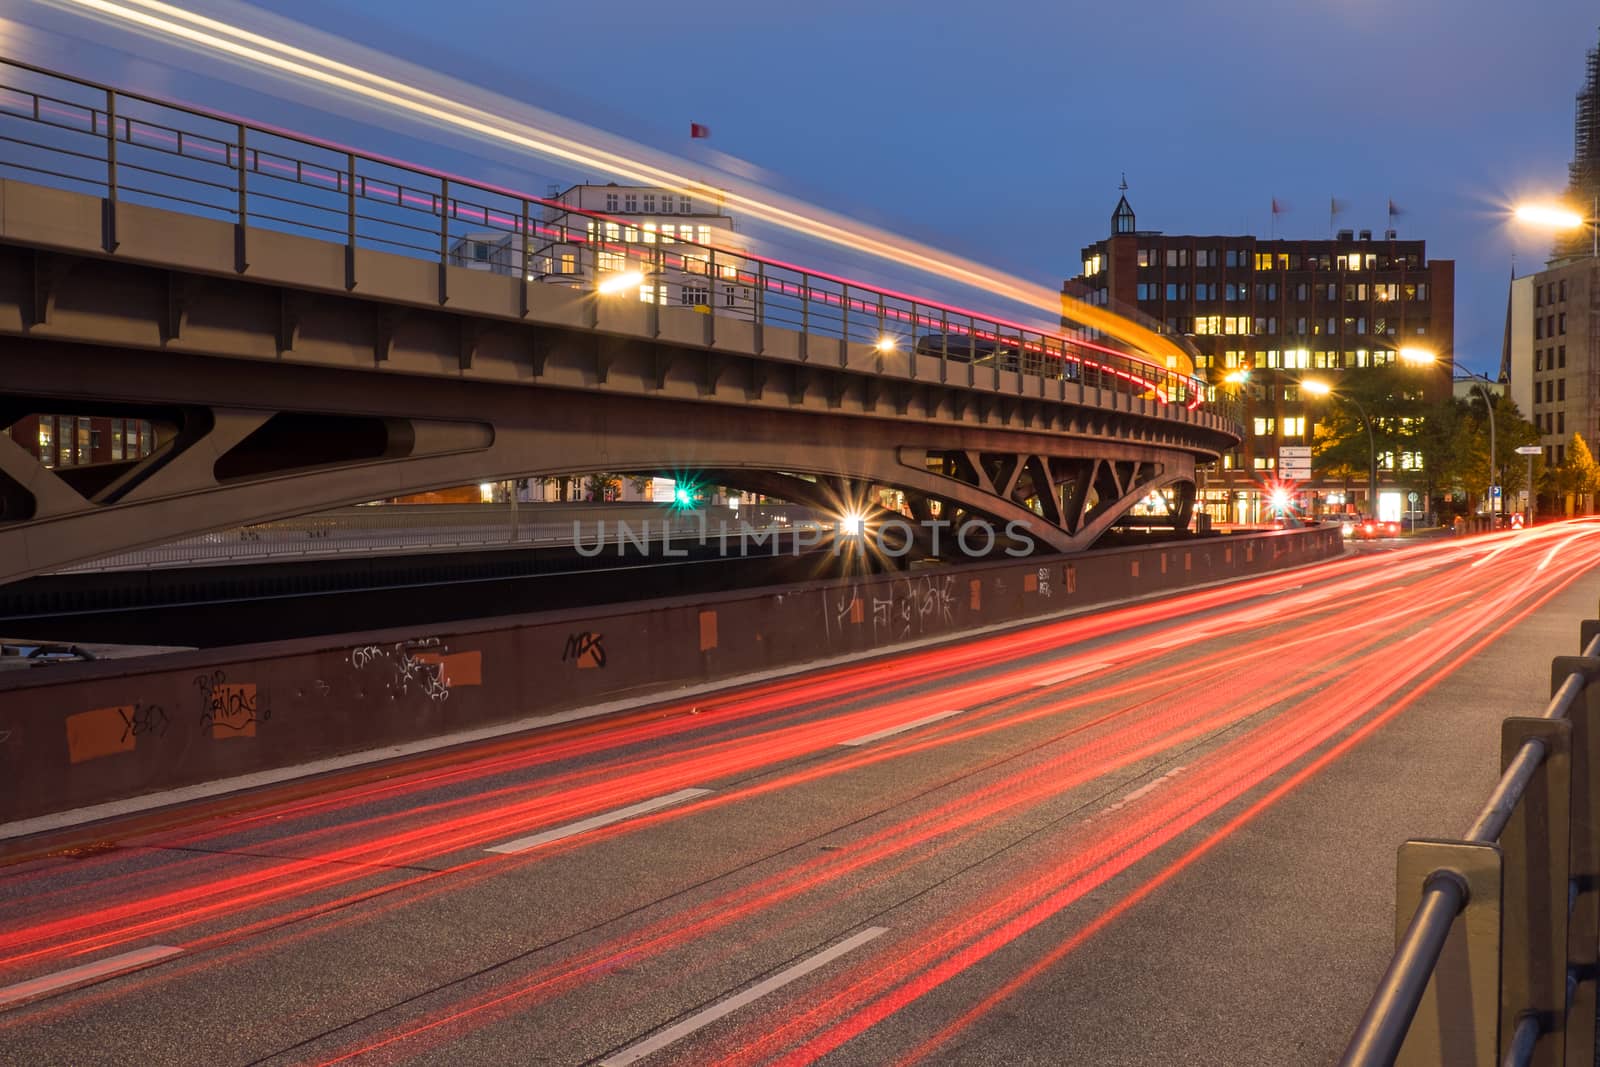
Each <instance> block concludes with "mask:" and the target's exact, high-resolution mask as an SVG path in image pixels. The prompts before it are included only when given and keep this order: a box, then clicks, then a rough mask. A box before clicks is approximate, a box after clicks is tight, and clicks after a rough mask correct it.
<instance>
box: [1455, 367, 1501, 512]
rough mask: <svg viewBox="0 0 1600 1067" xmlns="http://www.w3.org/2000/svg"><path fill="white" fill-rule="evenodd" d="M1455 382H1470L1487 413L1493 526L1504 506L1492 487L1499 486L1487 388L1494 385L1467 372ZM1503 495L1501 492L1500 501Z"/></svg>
mask: <svg viewBox="0 0 1600 1067" xmlns="http://www.w3.org/2000/svg"><path fill="white" fill-rule="evenodd" d="M1455 380H1456V381H1458V382H1471V383H1472V388H1474V389H1476V390H1477V391H1478V392H1480V393H1482V394H1483V406H1484V409H1485V410H1486V411H1488V412H1489V522H1490V524H1491V525H1493V524H1494V521H1495V519H1496V518H1497V517H1498V515H1499V514H1500V512H1502V511H1504V510H1505V507H1504V505H1503V504H1501V503H1500V502H1499V501H1497V500H1496V499H1495V495H1494V487H1495V486H1497V485H1499V484H1500V478H1499V477H1498V473H1499V472H1498V470H1497V469H1496V467H1497V461H1498V460H1499V458H1500V456H1499V454H1498V453H1496V452H1495V449H1494V393H1493V392H1492V391H1491V390H1490V389H1489V387H1490V386H1491V385H1494V384H1496V383H1495V382H1492V381H1490V380H1489V378H1488V377H1487V376H1485V375H1482V374H1474V373H1472V372H1471V371H1469V370H1464V371H1462V372H1461V373H1459V374H1457V375H1456V376H1455ZM1504 495H1505V494H1504V491H1503V490H1502V492H1501V498H1502V500H1503V499H1504Z"/></svg>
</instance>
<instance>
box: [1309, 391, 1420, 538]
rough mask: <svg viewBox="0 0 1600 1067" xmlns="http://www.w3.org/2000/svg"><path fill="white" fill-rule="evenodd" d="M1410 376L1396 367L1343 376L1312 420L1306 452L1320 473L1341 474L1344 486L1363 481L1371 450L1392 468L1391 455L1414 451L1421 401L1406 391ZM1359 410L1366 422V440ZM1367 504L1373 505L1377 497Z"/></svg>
mask: <svg viewBox="0 0 1600 1067" xmlns="http://www.w3.org/2000/svg"><path fill="white" fill-rule="evenodd" d="M1413 377H1414V375H1411V374H1409V373H1407V372H1405V371H1402V370H1401V369H1400V368H1398V367H1394V366H1383V367H1375V368H1373V369H1372V370H1371V371H1366V372H1363V373H1361V374H1356V375H1350V376H1348V379H1347V381H1346V383H1345V384H1344V385H1342V386H1341V388H1340V390H1339V392H1338V393H1337V394H1335V395H1333V396H1330V397H1328V399H1327V400H1326V401H1325V402H1324V406H1323V410H1322V413H1321V415H1320V416H1318V418H1317V432H1316V436H1315V439H1314V442H1313V449H1314V451H1313V453H1312V454H1313V456H1314V457H1315V463H1316V467H1317V469H1318V470H1319V471H1321V472H1322V473H1323V474H1324V476H1330V477H1335V478H1339V477H1342V478H1343V479H1344V481H1345V484H1346V485H1347V486H1348V485H1349V484H1350V483H1351V482H1356V483H1357V484H1361V485H1364V484H1365V483H1366V481H1367V476H1368V471H1369V467H1370V464H1371V463H1372V462H1373V453H1374V452H1376V453H1377V456H1378V457H1379V461H1378V466H1379V467H1380V468H1381V469H1383V470H1391V471H1392V470H1395V469H1396V465H1395V464H1394V457H1397V456H1400V455H1401V454H1403V453H1406V452H1415V451H1417V447H1416V442H1415V440H1414V438H1415V436H1416V433H1417V428H1418V427H1419V426H1420V425H1422V416H1423V413H1424V410H1425V408H1426V405H1425V404H1424V403H1423V401H1422V400H1421V398H1420V396H1418V395H1415V394H1413V393H1412V392H1411V391H1410V390H1411V389H1414V388H1415V383H1414V381H1413ZM1358 408H1359V410H1358ZM1362 411H1364V412H1365V413H1366V414H1367V417H1368V418H1370V419H1371V422H1372V436H1371V440H1370V443H1369V440H1368V436H1367V426H1366V424H1365V423H1363V421H1362V419H1361V415H1360V412H1362ZM1384 455H1388V456H1389V457H1390V462H1389V463H1384V462H1383V461H1382V457H1383V456H1384ZM1418 474H1419V476H1420V474H1421V472H1418ZM1368 506H1369V507H1373V508H1375V507H1376V506H1377V501H1369V502H1368Z"/></svg>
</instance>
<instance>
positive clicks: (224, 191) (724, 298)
mask: <svg viewBox="0 0 1600 1067" xmlns="http://www.w3.org/2000/svg"><path fill="white" fill-rule="evenodd" d="M0 173H11V174H15V175H18V176H25V177H26V178H27V180H30V181H35V182H41V183H44V184H48V185H53V186H57V187H61V188H66V189H71V190H74V191H79V192H83V191H88V192H91V193H94V194H97V195H99V196H101V197H102V198H103V200H104V204H105V218H104V234H105V250H106V251H107V252H108V253H109V252H114V251H115V250H116V247H117V235H116V210H117V204H118V203H119V202H129V203H141V204H147V205H151V206H158V207H164V208H167V209H169V210H179V211H183V212H187V213H192V214H197V215H201V216H204V217H209V218H216V219H219V220H224V221H231V222H233V223H234V224H235V225H236V226H237V227H238V228H239V231H240V234H241V236H242V235H243V233H244V231H245V230H246V229H247V228H249V227H261V228H267V229H273V230H279V231H283V232H290V233H296V234H301V235H305V236H312V237H317V238H321V239H325V240H328V241H330V242H337V243H341V244H344V245H345V246H346V248H347V250H348V252H347V261H348V262H350V263H351V268H350V270H351V275H350V277H351V278H352V280H353V270H354V266H353V264H354V255H355V250H356V249H357V248H371V249H377V250H382V251H387V252H396V253H401V254H404V255H409V256H415V257H418V258H423V259H428V260H434V261H437V262H438V263H439V265H440V268H441V270H442V269H443V268H444V267H445V266H456V267H476V268H478V269H487V270H496V271H499V272H500V273H505V274H510V275H512V276H520V277H522V278H523V279H524V280H525V282H526V283H527V284H530V285H535V284H547V285H565V286H570V287H573V288H579V289H596V288H598V289H600V290H601V291H602V292H610V293H613V294H615V295H618V296H619V297H620V298H623V299H634V298H635V297H634V296H633V294H634V293H635V292H636V293H637V294H638V295H637V299H640V300H643V301H646V302H652V303H654V302H665V301H668V300H670V301H672V302H673V303H675V304H679V305H681V306H690V307H693V308H695V309H696V310H700V311H703V312H705V313H707V314H714V315H731V316H736V317H740V318H743V319H746V320H748V321H752V322H754V323H756V324H758V325H760V324H771V325H773V326H780V327H783V328H786V329H792V330H796V331H798V332H800V333H801V334H802V336H803V337H804V338H805V339H806V342H807V347H806V349H804V351H806V353H807V358H809V359H814V360H819V361H825V360H826V359H827V358H828V357H829V355H830V352H831V351H836V352H837V353H838V356H839V360H840V362H841V363H843V361H844V359H845V356H846V354H847V345H848V344H849V343H851V342H857V343H868V344H874V345H877V346H879V349H880V351H881V352H883V353H885V354H886V355H888V354H891V353H893V352H895V351H896V350H898V351H901V352H905V351H907V350H915V351H916V352H918V353H919V354H921V355H935V356H939V357H941V359H942V360H943V361H944V362H945V363H946V364H959V365H964V367H965V369H964V370H963V371H961V372H960V373H962V374H964V375H966V376H967V377H968V380H969V381H970V382H972V383H973V384H974V385H982V384H986V383H985V382H984V378H985V377H986V376H989V375H992V381H993V383H994V386H995V388H999V387H1000V383H1001V380H1002V372H1003V371H1021V372H1022V374H1019V375H1017V376H1016V381H1017V383H1018V384H1017V387H1018V389H1021V388H1022V381H1023V379H1024V377H1025V376H1028V375H1036V376H1042V377H1045V378H1053V379H1067V380H1071V381H1078V382H1082V383H1083V384H1084V385H1085V386H1086V387H1089V388H1099V389H1107V390H1114V391H1118V392H1123V393H1130V394H1134V395H1138V396H1142V397H1145V398H1147V399H1151V400H1153V401H1155V402H1156V404H1157V406H1158V409H1159V410H1161V411H1164V412H1166V413H1168V414H1170V416H1171V417H1172V418H1174V419H1177V420H1180V421H1185V422H1187V421H1193V420H1194V415H1193V413H1194V412H1195V409H1196V408H1198V407H1199V406H1200V405H1201V403H1202V401H1203V399H1204V395H1205V394H1204V384H1203V383H1202V382H1200V381H1199V380H1198V379H1195V378H1193V377H1190V376H1188V375H1185V374H1183V373H1180V372H1178V371H1175V370H1172V369H1169V368H1167V367H1164V366H1158V365H1156V364H1155V363H1152V362H1150V361H1148V360H1145V359H1141V358H1139V356H1138V355H1137V354H1136V353H1130V352H1126V351H1120V350H1118V349H1117V348H1116V347H1114V346H1113V345H1112V344H1110V343H1100V342H1098V341H1085V340H1079V339H1074V338H1069V337H1066V336H1063V335H1061V334H1057V333H1051V332H1045V331H1040V330H1037V329H1032V328H1029V327H1027V326H1024V325H1022V324H1019V323H1016V322H1012V321H1008V320H1005V319H1000V318H995V317H992V316H986V315H983V314H981V313H978V312H975V311H971V310H968V309H963V308H958V307H955V306H952V305H947V304H941V303H938V302H935V301H929V300H924V299H919V298H916V297H912V296H909V295H906V294H903V293H897V292H894V291H891V290H888V289H882V288H875V287H872V286H867V285H862V284H860V283H857V282H854V281H851V280H849V279H846V278H842V277H839V276H837V275H833V274H828V273H825V272H820V271H813V270H807V269H805V268H802V267H798V266H794V265H791V264H786V263H782V262H779V261H777V260H773V259H768V258H764V257H761V256H757V255H751V254H749V253H746V252H743V251H739V250H737V249H733V248H726V247H719V246H717V245H715V244H714V243H712V242H711V240H710V234H709V232H708V228H706V227H701V226H698V225H696V226H695V227H694V229H693V231H692V238H686V237H685V236H684V230H685V229H687V228H688V227H687V225H684V226H674V227H673V232H672V233H670V234H669V233H668V232H666V227H665V226H664V225H663V226H656V225H653V224H646V223H645V222H643V221H642V220H641V219H639V218H636V217H625V216H612V215H607V214H603V213H597V212H592V211H584V210H579V209H577V208H574V207H571V206H569V205H567V204H564V203H561V202H559V201H557V200H553V199H550V198H546V197H538V196H530V195H527V194H524V193H517V192H515V191H512V190H507V189H502V188H498V187H495V186H491V185H486V184H481V183H476V182H471V181H466V180H463V179H460V178H456V177H453V176H451V175H448V174H445V173H442V172H439V171H434V170H429V169H426V168H421V167H415V166H411V165H409V164H404V163H400V162H397V161H394V160H390V159H386V158H383V157H380V156H376V155H370V154H365V153H361V152H356V151H354V150H351V149H349V148H346V147H343V146H340V145H336V144H332V143H329V142H325V141H320V140H317V139H314V138H311V137H306V136H302V135H299V134H294V133H290V132H286V131H283V130H279V129H275V128H272V127H268V126H263V125H258V124H255V123H251V122H246V121H243V120H240V119H236V118H233V117H229V116H224V115H220V114H212V113H207V112H204V111H200V110H196V109H193V108H189V107H184V106H181V105H176V104H171V103H167V102H164V101H161V100H158V99H154V98H151V97H147V96H142V95H139V94H134V93H126V92H122V91H120V90H117V89H114V88H111V87H109V86H105V85H100V84H97V83H94V82H90V81H85V80H83V79H79V78H74V77H69V76H65V75H61V74H57V73H54V72H51V71H48V70H45V69H43V68H39V67H35V66H31V65H29V64H27V63H22V62H17V61H12V60H3V59H0ZM705 192H706V193H707V194H708V195H714V190H709V189H708V190H705ZM687 217H688V218H693V217H695V216H694V215H693V214H691V215H690V216H687ZM239 247H240V249H241V252H240V259H241V262H240V264H239V269H240V270H241V271H243V270H244V269H245V264H244V263H243V249H244V247H245V245H244V242H243V241H242V240H241V241H240V242H239ZM352 284H353V281H352ZM811 342H815V343H811ZM829 342H832V345H831V349H830V345H829ZM911 362H912V364H913V367H914V364H915V362H916V361H915V360H912V361H911ZM941 370H944V371H947V370H948V368H947V367H942V368H941ZM941 380H945V378H944V376H941ZM1209 410H1210V411H1211V412H1212V413H1213V414H1217V415H1221V416H1223V417H1224V418H1226V419H1228V420H1229V421H1230V422H1236V421H1237V412H1231V411H1225V410H1219V409H1218V408H1217V407H1216V406H1215V405H1210V406H1209Z"/></svg>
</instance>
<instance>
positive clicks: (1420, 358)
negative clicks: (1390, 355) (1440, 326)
mask: <svg viewBox="0 0 1600 1067" xmlns="http://www.w3.org/2000/svg"><path fill="white" fill-rule="evenodd" d="M1400 361H1401V362H1402V363H1410V364H1412V365H1413V366H1418V367H1421V366H1426V365H1428V364H1430V363H1437V362H1438V361H1439V355H1438V353H1437V352H1434V351H1432V350H1430V349H1426V348H1413V347H1411V346H1409V345H1408V346H1406V347H1405V348H1402V349H1400Z"/></svg>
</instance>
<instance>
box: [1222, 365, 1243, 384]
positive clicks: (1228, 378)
mask: <svg viewBox="0 0 1600 1067" xmlns="http://www.w3.org/2000/svg"><path fill="white" fill-rule="evenodd" d="M1222 380H1223V381H1225V382H1227V383H1228V384H1229V385H1243V384H1244V383H1245V382H1248V381H1249V380H1250V368H1249V367H1241V368H1239V369H1238V370H1232V371H1229V372H1228V373H1227V374H1225V375H1223V378H1222Z"/></svg>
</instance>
